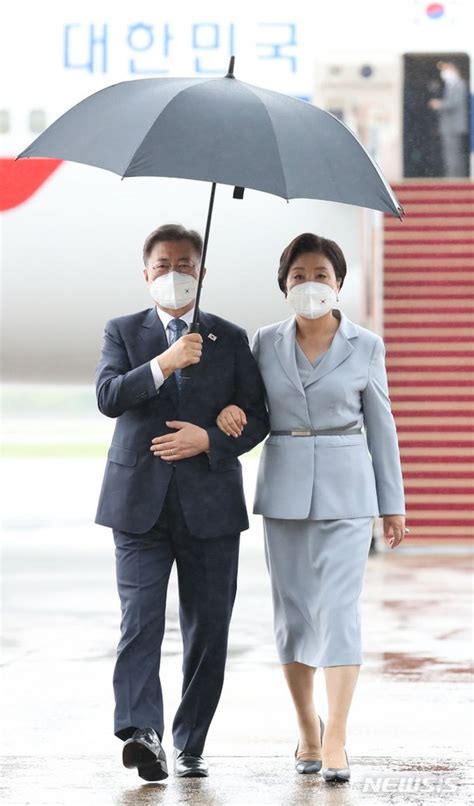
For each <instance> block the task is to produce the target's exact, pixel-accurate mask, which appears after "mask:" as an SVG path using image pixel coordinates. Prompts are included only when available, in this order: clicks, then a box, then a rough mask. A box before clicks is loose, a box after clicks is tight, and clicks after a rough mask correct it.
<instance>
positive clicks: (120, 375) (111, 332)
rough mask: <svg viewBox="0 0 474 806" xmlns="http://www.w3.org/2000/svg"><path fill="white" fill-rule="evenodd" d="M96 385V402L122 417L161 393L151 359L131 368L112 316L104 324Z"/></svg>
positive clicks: (104, 411) (116, 415) (113, 415)
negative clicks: (152, 369) (156, 383)
mask: <svg viewBox="0 0 474 806" xmlns="http://www.w3.org/2000/svg"><path fill="white" fill-rule="evenodd" d="M95 385H96V396H97V405H98V407H99V410H100V411H101V412H102V414H105V415H106V416H107V417H120V415H121V414H123V413H124V412H125V411H127V410H128V409H131V408H133V407H135V406H140V405H141V404H142V403H145V402H146V401H147V400H148V399H149V398H150V397H153V396H155V395H156V394H158V391H157V389H156V387H155V380H154V378H153V374H152V372H151V368H150V362H149V361H146V362H145V363H144V364H142V365H141V366H139V367H135V368H134V369H132V368H131V366H130V361H129V358H128V353H127V348H126V347H125V344H124V342H123V339H122V337H121V335H120V333H119V330H118V327H117V325H116V324H115V322H114V321H113V320H110V322H107V324H106V326H105V332H104V341H103V344H102V352H101V355H100V360H99V363H98V365H97V369H96V373H95Z"/></svg>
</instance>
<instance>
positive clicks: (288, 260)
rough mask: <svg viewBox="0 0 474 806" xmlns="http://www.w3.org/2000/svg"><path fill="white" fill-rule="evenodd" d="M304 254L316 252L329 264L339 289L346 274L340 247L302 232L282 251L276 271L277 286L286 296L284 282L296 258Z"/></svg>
mask: <svg viewBox="0 0 474 806" xmlns="http://www.w3.org/2000/svg"><path fill="white" fill-rule="evenodd" d="M305 252H318V253H320V254H322V255H324V256H325V257H327V259H328V260H329V261H330V262H331V265H332V267H333V269H334V273H335V275H336V280H340V283H341V285H340V288H342V284H343V282H344V278H345V276H346V272H347V265H346V259H345V257H344V254H343V251H342V249H341V247H340V246H338V245H337V243H336V242H335V241H330V240H329V238H323V237H322V236H321V235H314V233H312V232H303V233H302V235H297V237H296V238H293V240H292V241H291V243H289V244H288V246H287V247H286V249H284V250H283V252H282V253H281V257H280V267H279V269H278V285H279V286H280V288H281V290H282V291H283V293H284V294H285V296H286V280H287V277H288V272H289V271H290V267H291V266H292V265H293V263H294V262H295V260H296V258H297V257H299V256H300V255H302V254H304V253H305Z"/></svg>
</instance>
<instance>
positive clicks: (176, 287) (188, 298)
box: [150, 271, 197, 311]
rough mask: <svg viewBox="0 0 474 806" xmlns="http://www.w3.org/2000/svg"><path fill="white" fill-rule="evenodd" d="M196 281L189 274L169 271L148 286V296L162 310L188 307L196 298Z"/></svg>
mask: <svg viewBox="0 0 474 806" xmlns="http://www.w3.org/2000/svg"><path fill="white" fill-rule="evenodd" d="M196 291H197V280H196V278H195V277H193V276H192V275H191V274H180V272H178V271H169V272H168V273H167V274H163V275H162V277H157V278H156V280H153V282H152V284H151V285H150V294H151V296H152V297H153V299H154V300H155V302H157V303H158V305H161V307H162V308H171V309H172V310H173V311H176V310H178V308H184V307H185V306H186V305H189V303H190V302H192V301H193V300H194V298H195V296H196Z"/></svg>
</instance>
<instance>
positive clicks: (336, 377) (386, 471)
mask: <svg viewBox="0 0 474 806" xmlns="http://www.w3.org/2000/svg"><path fill="white" fill-rule="evenodd" d="M334 315H335V316H337V317H338V318H340V320H341V321H340V325H339V327H338V329H337V331H336V334H335V336H334V338H333V341H332V343H331V346H330V347H329V350H328V351H327V352H326V353H325V354H324V356H323V357H322V359H321V360H320V362H319V363H318V365H317V366H316V368H315V369H314V370H313V373H312V374H310V376H309V377H308V379H307V381H306V382H305V387H303V384H302V382H301V379H300V376H299V372H298V368H297V364H296V356H295V332H296V331H295V328H296V320H295V317H291V319H287V320H285V321H284V322H278V323H276V324H274V325H269V326H268V327H263V328H260V329H259V330H258V331H257V333H256V334H255V338H254V341H253V345H252V351H253V354H254V356H255V358H256V360H257V362H258V365H259V368H260V372H261V374H262V377H263V381H264V384H265V389H266V395H267V405H268V409H269V414H270V426H271V429H272V430H275V431H283V430H290V429H302V430H303V429H308V428H313V429H328V428H331V429H334V428H340V427H345V426H348V425H349V424H352V425H351V427H352V428H356V427H357V426H364V431H363V433H361V434H348V435H341V436H340V435H336V436H328V435H324V436H316V437H292V436H275V435H270V436H269V437H268V439H267V440H266V441H265V443H264V446H263V452H262V456H261V460H260V466H259V471H258V479H257V489H256V495H255V503H254V512H255V513H258V514H261V515H264V516H266V517H269V518H284V519H285V518H287V519H302V518H308V517H309V518H311V519H314V520H325V519H332V518H336V519H338V518H362V517H369V516H374V515H396V514H398V515H404V514H405V500H404V492H403V478H402V471H401V464H400V454H399V448H398V439H397V431H396V426H395V421H394V419H393V415H392V411H391V404H390V398H389V394H388V386H387V375H386V370H385V360H384V358H385V346H384V343H383V341H382V339H381V338H380V336H378V335H377V334H376V333H373V332H372V331H370V330H367V329H366V328H364V327H361V326H359V325H356V324H355V323H354V322H352V321H351V320H350V319H348V318H347V317H346V316H345V314H344V313H342V312H340V311H337V310H336V311H334ZM313 493H314V495H313Z"/></svg>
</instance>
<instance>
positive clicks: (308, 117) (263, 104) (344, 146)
mask: <svg viewBox="0 0 474 806" xmlns="http://www.w3.org/2000/svg"><path fill="white" fill-rule="evenodd" d="M233 70H234V57H232V58H231V61H230V65H229V72H228V73H227V75H226V76H225V77H222V78H217V79H215V78H213V79H202V78H144V79H136V80H134V81H124V82H122V83H120V84H114V85H113V86H111V87H107V88H106V89H103V90H100V91H99V92H96V93H94V94H93V95H90V96H89V97H88V98H85V99H84V100H83V101H81V102H80V103H78V104H77V105H76V106H74V107H73V108H72V109H70V110H69V111H68V112H66V113H65V114H64V115H62V117H60V118H59V119H58V120H57V121H55V122H54V123H53V124H52V125H51V126H49V127H48V128H47V129H46V130H45V131H44V132H43V133H42V134H41V135H40V136H39V137H38V138H37V139H36V140H35V141H34V142H33V143H32V144H31V145H30V146H28V148H26V149H25V151H23V152H22V153H21V154H20V155H19V158H23V157H54V158H57V159H58V158H59V159H65V160H70V161H72V162H80V163H85V164H86V165H95V166H96V167H98V168H105V169H107V170H109V171H113V172H114V173H117V174H120V176H122V177H129V176H170V177H180V178H186V179H200V180H206V181H209V182H212V189H211V197H210V202H209V210H208V217H207V224H206V232H205V237H204V246H203V254H202V259H201V270H200V275H199V283H198V290H197V295H196V305H195V314H194V321H193V330H195V329H197V315H198V314H197V310H198V305H199V299H200V292H201V282H202V269H203V267H204V263H205V259H206V251H207V243H208V239H209V230H210V223H211V217H212V208H213V203H214V194H215V188H216V183H217V182H221V183H222V184H225V185H233V186H234V187H235V191H234V196H235V197H236V198H242V196H243V190H244V188H252V189H254V190H261V191H264V192H266V193H271V194H273V195H275V196H281V197H282V198H284V199H295V198H305V199H325V200H327V201H335V202H343V203H345V204H353V205H357V206H360V207H368V208H370V209H373V210H381V211H382V212H384V213H390V214H392V215H395V216H398V217H401V216H402V215H403V209H402V207H401V205H400V203H399V202H398V199H397V198H396V196H395V194H394V193H393V191H392V190H391V188H390V186H389V184H388V182H387V181H386V180H385V179H384V177H383V175H382V173H381V171H380V170H379V168H378V167H377V165H376V164H375V162H374V161H373V160H372V158H371V157H370V156H369V154H368V153H367V152H366V150H365V149H364V147H363V146H362V145H361V143H360V142H359V141H358V140H357V138H356V136H355V135H354V134H353V133H352V132H351V131H350V129H348V128H347V127H346V126H345V125H344V124H343V123H341V121H339V120H338V119H337V118H336V117H334V115H331V114H329V113H328V112H324V111H323V110H322V109H318V107H316V106H313V105H312V104H310V103H307V102H306V101H300V100H298V99H296V98H292V97H290V96H288V95H282V94H281V93H278V92H272V91H271V90H267V89H263V88H261V87H255V86H253V85H251V84H246V83H244V82H242V81H237V80H236V79H235V77H234V75H233Z"/></svg>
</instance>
